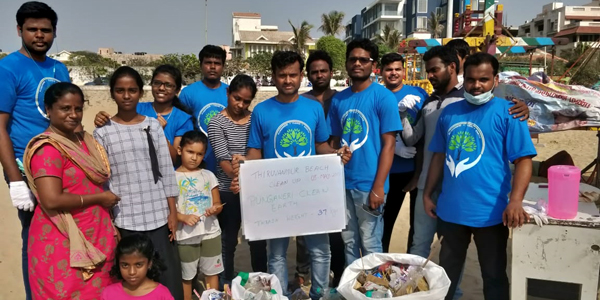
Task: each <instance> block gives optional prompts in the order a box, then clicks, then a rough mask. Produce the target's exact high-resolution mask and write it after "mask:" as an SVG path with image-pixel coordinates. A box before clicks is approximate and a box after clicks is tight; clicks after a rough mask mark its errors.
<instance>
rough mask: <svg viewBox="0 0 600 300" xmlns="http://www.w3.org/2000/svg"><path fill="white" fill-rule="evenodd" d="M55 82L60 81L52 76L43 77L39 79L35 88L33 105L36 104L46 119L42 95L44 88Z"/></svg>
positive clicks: (44, 91)
mask: <svg viewBox="0 0 600 300" xmlns="http://www.w3.org/2000/svg"><path fill="white" fill-rule="evenodd" d="M57 82H60V80H58V79H56V78H53V77H44V78H43V79H42V80H40V83H39V84H38V87H37V90H36V91H35V105H36V106H37V109H38V112H39V113H40V115H42V117H44V118H46V119H48V116H47V115H46V108H45V105H44V95H45V94H46V90H47V89H48V88H49V87H50V86H51V85H53V84H55V83H57Z"/></svg>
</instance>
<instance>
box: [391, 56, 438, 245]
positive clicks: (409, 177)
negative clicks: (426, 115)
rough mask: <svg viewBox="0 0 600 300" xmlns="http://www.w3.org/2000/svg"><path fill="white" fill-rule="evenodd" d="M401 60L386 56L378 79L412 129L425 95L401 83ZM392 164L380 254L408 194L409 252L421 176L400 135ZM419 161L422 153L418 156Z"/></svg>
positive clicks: (412, 148) (417, 88) (397, 57)
mask: <svg viewBox="0 0 600 300" xmlns="http://www.w3.org/2000/svg"><path fill="white" fill-rule="evenodd" d="M404 74H405V70H404V58H403V57H402V55H400V54H398V53H395V52H394V53H388V54H386V55H384V56H383V57H381V75H382V76H381V77H382V78H383V83H384V84H385V87H386V88H387V89H388V90H390V91H392V93H394V96H396V100H397V101H398V112H399V113H405V114H406V115H407V117H408V119H409V121H410V124H411V125H415V123H416V120H417V114H418V113H419V111H420V110H421V107H422V105H423V102H424V101H425V99H427V97H429V95H427V92H425V90H423V89H422V88H420V87H415V86H409V85H405V84H404V83H403V81H404ZM394 153H395V154H396V155H394V161H393V163H392V168H391V170H390V190H389V192H388V195H387V201H386V203H385V208H384V210H383V238H382V244H383V252H385V253H387V252H389V245H390V240H391V238H392V231H393V229H394V224H395V223H396V218H397V217H398V213H399V212H400V208H401V207H402V203H403V202H404V196H405V195H406V193H408V192H410V214H409V218H410V219H409V224H410V230H409V232H408V241H407V246H406V249H407V251H408V249H410V245H411V244H412V239H413V235H414V225H413V219H414V215H415V201H416V199H417V181H418V180H419V175H420V174H421V164H420V163H419V164H417V165H418V168H415V165H416V164H415V159H414V157H415V154H417V151H416V149H415V147H407V146H406V145H405V144H404V141H403V140H402V136H401V135H400V134H398V135H396V149H395V151H394ZM418 155H419V156H418V157H417V158H420V161H422V160H423V152H421V153H418Z"/></svg>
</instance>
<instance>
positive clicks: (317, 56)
mask: <svg viewBox="0 0 600 300" xmlns="http://www.w3.org/2000/svg"><path fill="white" fill-rule="evenodd" d="M317 60H323V61H325V62H326V63H327V64H328V65H329V70H330V71H333V60H332V59H331V56H329V53H327V52H325V51H323V50H317V51H315V52H313V53H311V54H310V55H309V56H308V59H307V60H306V73H307V74H308V72H310V65H311V64H312V63H313V62H315V61H317Z"/></svg>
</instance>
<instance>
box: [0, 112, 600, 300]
mask: <svg viewBox="0 0 600 300" xmlns="http://www.w3.org/2000/svg"><path fill="white" fill-rule="evenodd" d="M103 104H104V105H97V104H95V103H91V105H90V106H88V107H86V110H85V112H84V116H85V117H84V119H85V120H84V122H83V123H84V128H85V129H86V130H87V131H88V132H91V131H93V128H94V125H93V116H95V114H96V113H97V112H98V111H100V109H101V107H102V109H105V110H107V111H108V112H109V113H111V114H113V113H115V112H116V108H115V107H114V105H112V104H111V105H108V106H106V103H103ZM536 142H537V141H536V140H534V143H535V146H536V148H537V150H538V157H537V158H536V159H538V160H544V159H547V158H548V157H550V156H552V155H553V154H555V153H556V152H558V151H560V150H566V151H568V152H569V153H570V154H571V155H572V156H573V159H574V161H575V163H576V165H577V166H578V167H580V168H584V167H585V166H586V165H588V164H589V163H590V162H591V161H592V160H593V159H594V158H595V157H596V153H597V147H598V145H597V144H598V142H597V138H596V136H595V133H594V132H587V131H564V132H557V133H547V134H541V135H540V136H539V142H537V143H536ZM0 195H3V197H2V199H3V200H2V201H0V211H2V218H0V236H2V237H3V246H2V247H0V286H1V287H2V288H1V289H0V300H3V299H6V300H12V299H24V298H25V294H24V291H23V287H22V277H21V237H20V231H21V226H20V223H19V220H18V218H17V211H16V209H15V208H13V207H12V205H11V202H10V198H9V193H8V187H7V185H6V184H0ZM404 203H405V205H404V206H403V207H402V210H401V211H400V215H399V217H398V220H397V222H396V226H395V229H394V233H393V235H392V246H391V247H390V251H391V252H398V253H404V252H406V249H405V245H406V239H407V234H408V210H409V207H408V203H409V201H404ZM292 241H293V240H292ZM509 243H510V241H509ZM509 248H510V246H509ZM288 258H289V261H288V264H289V267H290V276H291V277H293V275H294V272H293V270H294V264H295V243H290V247H289V251H288ZM434 261H435V262H437V254H436V257H435V258H434ZM509 262H510V253H509ZM236 271H247V272H249V271H251V268H250V252H249V250H248V246H247V243H246V242H242V243H241V244H240V246H239V247H238V249H237V251H236ZM508 271H509V273H508V274H509V275H510V266H509V269H508ZM461 288H462V290H463V292H464V296H463V298H462V299H464V300H479V299H483V294H482V293H483V282H482V280H481V275H480V269H479V264H478V262H477V252H476V249H475V246H474V244H473V243H471V246H470V248H469V251H468V256H467V262H466V266H465V273H464V278H463V281H462V285H461ZM529 299H531V300H533V299H539V298H533V297H530V298H529Z"/></svg>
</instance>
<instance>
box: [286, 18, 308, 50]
mask: <svg viewBox="0 0 600 300" xmlns="http://www.w3.org/2000/svg"><path fill="white" fill-rule="evenodd" d="M288 22H289V23H290V25H291V26H292V31H293V32H294V41H293V42H292V47H293V49H294V51H296V52H298V53H300V54H301V55H304V47H305V46H306V42H307V41H308V40H310V39H312V37H310V30H311V29H313V27H314V26H313V25H311V24H308V22H306V21H302V23H301V24H300V27H298V28H296V26H294V24H292V21H291V20H288Z"/></svg>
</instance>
